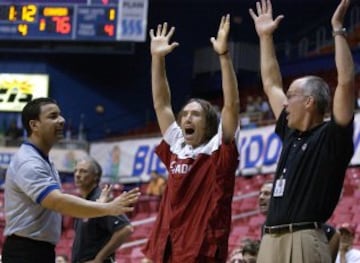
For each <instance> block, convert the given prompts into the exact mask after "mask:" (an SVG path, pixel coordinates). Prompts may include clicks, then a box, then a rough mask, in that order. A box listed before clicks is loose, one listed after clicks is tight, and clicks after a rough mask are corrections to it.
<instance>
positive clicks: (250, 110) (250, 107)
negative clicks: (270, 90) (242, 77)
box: [245, 96, 257, 114]
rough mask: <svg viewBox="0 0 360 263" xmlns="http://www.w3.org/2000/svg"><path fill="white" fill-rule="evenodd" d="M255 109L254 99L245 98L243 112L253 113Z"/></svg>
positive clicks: (250, 97)
mask: <svg viewBox="0 0 360 263" xmlns="http://www.w3.org/2000/svg"><path fill="white" fill-rule="evenodd" d="M256 110H257V107H256V104H255V102H254V98H253V97H252V96H247V97H246V109H245V112H246V113H250V114H251V113H254V112H256Z"/></svg>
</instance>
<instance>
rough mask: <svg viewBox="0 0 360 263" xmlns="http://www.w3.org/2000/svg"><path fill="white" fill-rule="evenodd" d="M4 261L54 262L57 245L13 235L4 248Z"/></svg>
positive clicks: (8, 238) (24, 262) (19, 262)
mask: <svg viewBox="0 0 360 263" xmlns="http://www.w3.org/2000/svg"><path fill="white" fill-rule="evenodd" d="M2 262H3V263H34V262H36V263H54V262H55V246H54V245H53V244H51V243H48V242H44V241H38V240H34V239H30V238H25V237H19V236H16V235H11V236H8V237H6V240H5V242H4V246H3V249H2Z"/></svg>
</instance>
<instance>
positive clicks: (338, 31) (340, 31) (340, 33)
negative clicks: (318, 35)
mask: <svg viewBox="0 0 360 263" xmlns="http://www.w3.org/2000/svg"><path fill="white" fill-rule="evenodd" d="M332 36H333V37H335V36H344V37H345V36H346V28H345V27H343V28H339V29H334V30H333V31H332Z"/></svg>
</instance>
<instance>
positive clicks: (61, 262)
mask: <svg viewBox="0 0 360 263" xmlns="http://www.w3.org/2000/svg"><path fill="white" fill-rule="evenodd" d="M68 262H69V258H68V256H67V255H58V256H56V258H55V263H68Z"/></svg>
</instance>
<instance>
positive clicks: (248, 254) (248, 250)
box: [242, 239, 260, 263]
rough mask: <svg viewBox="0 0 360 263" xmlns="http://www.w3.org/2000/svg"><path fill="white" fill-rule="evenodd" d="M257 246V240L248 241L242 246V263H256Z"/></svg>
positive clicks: (258, 242)
mask: <svg viewBox="0 0 360 263" xmlns="http://www.w3.org/2000/svg"><path fill="white" fill-rule="evenodd" d="M259 246H260V241H259V240H252V239H249V240H248V241H247V242H245V243H244V246H243V248H242V256H243V262H244V263H256V259H257V254H258V252H259Z"/></svg>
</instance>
